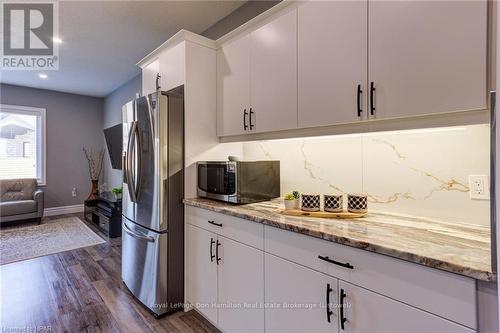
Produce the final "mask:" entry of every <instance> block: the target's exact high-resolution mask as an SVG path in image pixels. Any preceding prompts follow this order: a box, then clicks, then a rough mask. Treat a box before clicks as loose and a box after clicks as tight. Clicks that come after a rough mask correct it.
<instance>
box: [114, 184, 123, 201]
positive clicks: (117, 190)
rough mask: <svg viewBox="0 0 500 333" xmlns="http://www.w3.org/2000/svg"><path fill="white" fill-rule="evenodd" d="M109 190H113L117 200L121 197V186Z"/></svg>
mask: <svg viewBox="0 0 500 333" xmlns="http://www.w3.org/2000/svg"><path fill="white" fill-rule="evenodd" d="M111 192H113V194H114V195H115V197H116V199H117V200H120V199H121V198H122V188H121V187H113V189H112V190H111Z"/></svg>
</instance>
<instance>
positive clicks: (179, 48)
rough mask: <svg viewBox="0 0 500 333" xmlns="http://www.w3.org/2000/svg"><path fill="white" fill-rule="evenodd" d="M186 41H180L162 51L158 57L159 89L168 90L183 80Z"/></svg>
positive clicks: (182, 82)
mask: <svg viewBox="0 0 500 333" xmlns="http://www.w3.org/2000/svg"><path fill="white" fill-rule="evenodd" d="M185 55H186V43H185V42H182V43H180V44H178V45H176V46H174V47H172V48H171V49H168V50H166V51H165V52H162V53H161V54H160V57H159V73H160V75H161V78H160V89H161V90H163V91H168V90H171V89H173V88H176V87H178V86H181V85H183V84H184V82H185V70H184V68H185V66H184V65H185Z"/></svg>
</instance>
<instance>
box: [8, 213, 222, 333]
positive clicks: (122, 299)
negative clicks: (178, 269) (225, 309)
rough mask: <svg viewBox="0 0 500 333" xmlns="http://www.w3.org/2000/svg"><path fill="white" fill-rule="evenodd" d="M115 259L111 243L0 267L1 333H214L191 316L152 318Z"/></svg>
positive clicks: (116, 246) (116, 248) (117, 241)
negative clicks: (122, 278)
mask: <svg viewBox="0 0 500 333" xmlns="http://www.w3.org/2000/svg"><path fill="white" fill-rule="evenodd" d="M71 215H72V216H78V217H79V218H80V219H81V220H82V221H84V219H83V215H82V214H71ZM60 217H63V216H54V217H49V218H44V220H43V223H50V221H51V220H53V219H56V218H60ZM30 224H33V225H35V224H36V223H30ZM23 225H27V224H22V225H19V227H21V226H23ZM87 225H89V224H87ZM89 226H90V225H89ZM11 227H13V226H8V228H11ZM91 228H92V229H93V230H94V231H96V233H98V234H99V235H100V236H102V237H103V238H105V236H104V235H103V234H102V233H101V232H100V231H98V230H97V228H94V227H93V226H91ZM0 232H1V230H0ZM120 254H121V238H114V239H111V240H110V241H108V242H106V243H104V244H99V245H96V246H91V247H86V248H80V249H76V250H71V251H66V252H61V253H57V254H53V255H48V256H44V257H39V258H35V259H30V260H25V261H20V262H15V263H11V264H7V265H3V266H0V307H1V311H0V315H1V317H0V330H1V332H218V331H217V329H216V328H215V327H214V326H213V325H211V324H210V323H209V322H208V321H206V320H205V319H204V318H202V317H201V316H200V315H199V314H197V313H196V312H194V311H189V312H182V311H179V312H176V313H174V314H172V315H169V316H165V317H163V318H161V319H155V318H154V317H153V316H152V315H151V314H150V313H149V312H148V311H147V310H146V309H145V308H144V307H143V306H142V305H141V304H139V303H138V302H137V301H136V300H135V299H133V297H132V295H131V294H130V292H129V291H128V290H127V289H126V287H125V286H124V285H123V283H122V281H121V278H120V260H121V258H120ZM0 255H1V254H0Z"/></svg>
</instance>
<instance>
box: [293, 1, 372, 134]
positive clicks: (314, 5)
mask: <svg viewBox="0 0 500 333" xmlns="http://www.w3.org/2000/svg"><path fill="white" fill-rule="evenodd" d="M367 7H368V3H367V1H311V2H307V3H305V4H303V5H301V6H300V7H299V8H298V27H297V28H298V94H299V95H298V121H299V127H310V126H325V125H333V124H339V123H348V122H353V121H356V120H360V119H362V118H366V102H365V101H366V100H367V97H366V96H367V94H366V79H367V38H368V37H367V20H366V15H367ZM358 85H359V90H360V93H359V108H360V110H361V112H359V115H360V116H358Z"/></svg>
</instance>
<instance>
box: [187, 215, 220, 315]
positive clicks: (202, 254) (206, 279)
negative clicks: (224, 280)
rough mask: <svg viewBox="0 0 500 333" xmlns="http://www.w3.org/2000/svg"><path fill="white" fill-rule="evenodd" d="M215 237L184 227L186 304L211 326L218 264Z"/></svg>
mask: <svg viewBox="0 0 500 333" xmlns="http://www.w3.org/2000/svg"><path fill="white" fill-rule="evenodd" d="M216 238H217V236H216V235H215V234H213V233H211V232H208V231H206V230H203V229H200V228H198V227H195V226H192V225H190V224H186V247H185V249H186V300H187V301H188V302H190V303H191V304H192V305H193V306H195V307H196V308H197V309H198V311H199V312H201V313H202V314H203V315H204V316H205V317H206V318H208V319H209V320H210V321H212V323H214V324H216V323H217V307H215V306H214V305H215V304H216V303H217V264H216V263H215V258H214V259H213V261H212V259H211V257H210V254H211V252H212V253H213V254H214V255H215V242H216V241H217V239H216Z"/></svg>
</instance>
